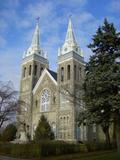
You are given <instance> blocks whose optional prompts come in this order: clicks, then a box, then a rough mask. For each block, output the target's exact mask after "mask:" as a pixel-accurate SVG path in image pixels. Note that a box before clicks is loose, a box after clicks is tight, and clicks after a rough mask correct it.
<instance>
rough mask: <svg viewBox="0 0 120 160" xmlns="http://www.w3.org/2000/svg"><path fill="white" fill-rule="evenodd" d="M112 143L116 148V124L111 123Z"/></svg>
mask: <svg viewBox="0 0 120 160" xmlns="http://www.w3.org/2000/svg"><path fill="white" fill-rule="evenodd" d="M112 143H113V146H114V147H115V146H116V124H115V123H113V134H112Z"/></svg>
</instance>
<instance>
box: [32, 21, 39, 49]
mask: <svg viewBox="0 0 120 160" xmlns="http://www.w3.org/2000/svg"><path fill="white" fill-rule="evenodd" d="M39 34H40V33H39V24H38V23H37V24H36V28H35V31H34V34H33V38H32V43H31V47H32V48H35V49H38V50H39V45H40V44H39V43H40V42H39Z"/></svg>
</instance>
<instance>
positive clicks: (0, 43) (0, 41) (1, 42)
mask: <svg viewBox="0 0 120 160" xmlns="http://www.w3.org/2000/svg"><path fill="white" fill-rule="evenodd" d="M6 43H7V42H6V40H5V38H3V37H2V36H0V47H1V48H2V47H4V46H5V45H6Z"/></svg>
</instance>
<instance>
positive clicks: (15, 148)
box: [0, 141, 87, 158]
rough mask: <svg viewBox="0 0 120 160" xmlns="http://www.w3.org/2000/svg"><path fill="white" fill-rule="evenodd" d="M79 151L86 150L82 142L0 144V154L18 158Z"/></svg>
mask: <svg viewBox="0 0 120 160" xmlns="http://www.w3.org/2000/svg"><path fill="white" fill-rule="evenodd" d="M79 152H87V148H86V146H85V145H84V144H69V143H63V142H56V141H55V142H54V141H53V142H44V143H41V144H34V143H28V144H11V143H6V144H0V154H4V155H11V156H13V157H19V158H33V157H35V158H36V157H42V156H43V157H45V156H54V155H64V154H70V153H79Z"/></svg>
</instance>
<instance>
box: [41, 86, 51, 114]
mask: <svg viewBox="0 0 120 160" xmlns="http://www.w3.org/2000/svg"><path fill="white" fill-rule="evenodd" d="M49 104H50V91H49V90H47V89H45V90H43V92H42V95H41V111H42V112H46V111H49Z"/></svg>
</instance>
